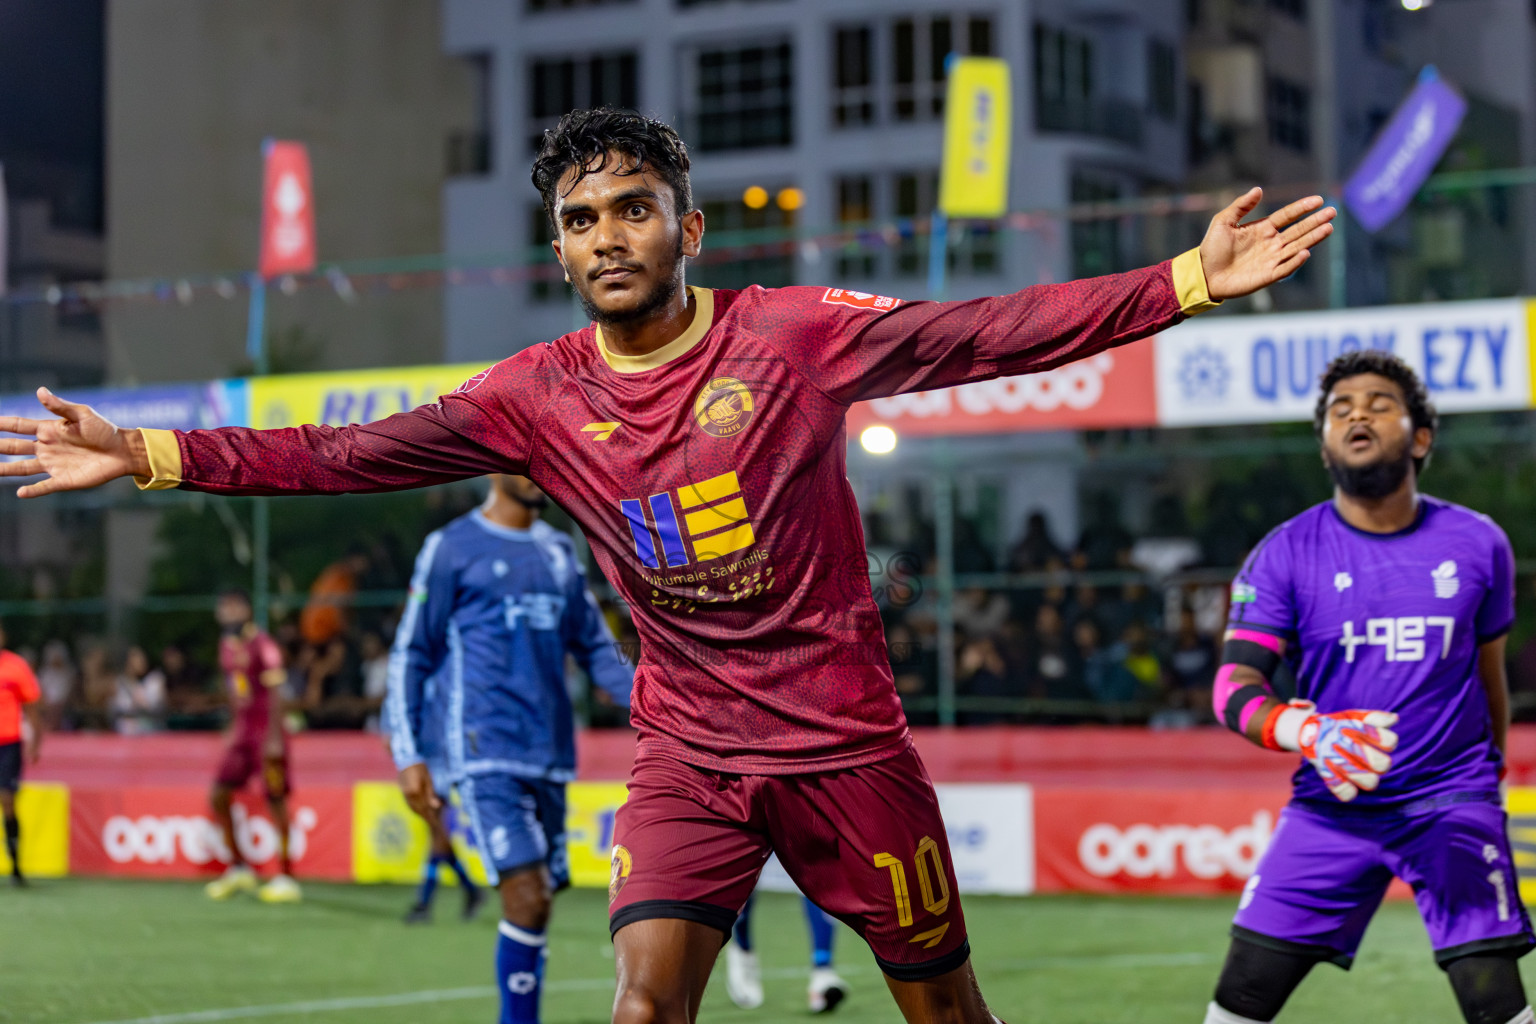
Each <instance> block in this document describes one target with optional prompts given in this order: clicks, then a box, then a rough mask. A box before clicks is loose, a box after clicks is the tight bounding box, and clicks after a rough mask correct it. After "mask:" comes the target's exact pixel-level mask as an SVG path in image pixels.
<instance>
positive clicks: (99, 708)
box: [64, 643, 117, 730]
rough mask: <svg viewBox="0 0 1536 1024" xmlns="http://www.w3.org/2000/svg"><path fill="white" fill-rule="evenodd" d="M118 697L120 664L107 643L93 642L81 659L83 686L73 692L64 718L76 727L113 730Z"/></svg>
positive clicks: (81, 680)
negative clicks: (112, 655)
mask: <svg viewBox="0 0 1536 1024" xmlns="http://www.w3.org/2000/svg"><path fill="white" fill-rule="evenodd" d="M116 696H117V667H116V666H115V665H114V664H113V661H112V657H111V654H110V653H109V652H108V651H107V649H106V647H105V646H103V645H102V644H100V643H96V644H92V645H91V646H90V647H89V648H87V650H86V652H85V655H84V657H82V658H81V659H80V685H79V686H77V687H75V690H74V692H73V694H72V695H71V701H70V704H69V706H68V707H67V708H66V709H65V712H64V716H65V719H66V721H68V722H70V723H72V725H73V727H74V728H76V729H90V730H106V729H110V728H111V727H112V702H113V700H114V699H115V698H116Z"/></svg>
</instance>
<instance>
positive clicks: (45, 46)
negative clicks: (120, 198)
mask: <svg viewBox="0 0 1536 1024" xmlns="http://www.w3.org/2000/svg"><path fill="white" fill-rule="evenodd" d="M103 8H104V0H0V163H4V164H5V171H6V184H7V191H8V192H9V193H10V195H11V197H12V198H13V199H30V198H46V199H50V200H51V201H52V202H53V204H54V220H55V221H56V222H58V223H60V224H65V225H69V226H72V227H89V228H96V229H98V230H99V229H100V227H101V215H102V209H101V207H102V147H103V141H102V140H103V113H104V110H103V107H104V98H103V60H104V52H105V33H104V28H105V19H104V11H103Z"/></svg>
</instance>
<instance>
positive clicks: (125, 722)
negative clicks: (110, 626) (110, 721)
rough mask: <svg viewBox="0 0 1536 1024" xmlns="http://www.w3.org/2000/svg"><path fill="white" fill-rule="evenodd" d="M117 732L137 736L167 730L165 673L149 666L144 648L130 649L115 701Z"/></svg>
mask: <svg viewBox="0 0 1536 1024" xmlns="http://www.w3.org/2000/svg"><path fill="white" fill-rule="evenodd" d="M112 712H113V714H114V715H115V716H116V722H115V723H114V724H115V725H116V727H117V731H118V732H119V733H121V734H123V735H125V736H137V735H141V734H143V733H147V732H155V731H158V730H160V729H163V728H165V673H164V672H162V671H160V670H159V669H157V668H154V667H152V666H151V665H150V663H149V655H147V654H145V653H144V648H142V647H138V646H134V647H130V648H128V656H127V657H126V658H124V659H123V671H122V672H121V673H120V674H119V675H118V677H117V692H116V693H115V694H114V695H113V698H112Z"/></svg>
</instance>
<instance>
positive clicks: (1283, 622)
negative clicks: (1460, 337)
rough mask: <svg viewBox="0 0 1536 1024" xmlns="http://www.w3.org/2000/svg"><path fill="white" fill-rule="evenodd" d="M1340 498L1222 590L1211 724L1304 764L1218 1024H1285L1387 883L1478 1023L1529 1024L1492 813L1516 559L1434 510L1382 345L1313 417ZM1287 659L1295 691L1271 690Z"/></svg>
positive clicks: (1221, 984) (1250, 895)
mask: <svg viewBox="0 0 1536 1024" xmlns="http://www.w3.org/2000/svg"><path fill="white" fill-rule="evenodd" d="M1315 423H1316V428H1317V435H1318V439H1319V441H1320V442H1321V444H1322V456H1323V464H1324V465H1325V466H1326V467H1327V469H1328V472H1329V474H1330V475H1331V476H1332V477H1333V482H1334V494H1333V499H1332V500H1331V501H1328V502H1325V503H1324V504H1321V505H1318V506H1315V507H1314V508H1311V509H1308V510H1307V511H1306V512H1303V513H1302V514H1301V515H1299V516H1297V517H1296V518H1294V519H1291V520H1289V521H1288V522H1285V523H1282V524H1281V525H1280V526H1279V527H1278V528H1277V529H1275V530H1274V532H1272V533H1271V534H1270V535H1269V536H1268V537H1266V538H1265V539H1264V541H1263V542H1262V543H1261V544H1260V545H1259V546H1258V547H1257V548H1255V549H1254V551H1253V553H1252V554H1251V555H1250V556H1249V558H1248V562H1247V564H1246V565H1244V566H1243V570H1242V572H1241V573H1240V574H1239V576H1238V578H1237V579H1236V581H1234V582H1233V584H1232V613H1231V618H1230V621H1229V622H1228V628H1227V635H1226V644H1225V647H1224V649H1223V653H1222V662H1223V664H1222V666H1221V669H1220V671H1219V672H1218V674H1217V677H1216V687H1215V694H1214V697H1215V704H1216V713H1217V716H1218V717H1219V718H1221V719H1222V720H1223V721H1225V722H1226V724H1227V725H1228V726H1229V727H1230V728H1232V729H1233V730H1234V731H1236V732H1239V733H1241V734H1242V735H1243V736H1245V737H1247V738H1248V739H1249V740H1250V741H1252V742H1254V743H1257V744H1259V745H1261V746H1264V747H1268V748H1269V749H1271V750H1283V751H1294V752H1297V753H1300V754H1301V755H1302V759H1303V760H1302V764H1301V765H1300V767H1298V768H1297V770H1296V774H1295V776H1294V778H1293V786H1294V793H1293V796H1292V799H1291V802H1290V804H1289V805H1288V806H1287V807H1286V809H1285V811H1284V812H1283V813H1282V814H1281V817H1280V824H1279V825H1278V827H1277V828H1276V830H1275V835H1274V839H1273V841H1272V843H1271V844H1270V847H1269V849H1268V850H1267V851H1265V854H1264V857H1263V859H1262V860H1261V861H1260V862H1259V866H1258V870H1257V871H1256V872H1255V873H1254V875H1253V877H1252V878H1250V879H1249V880H1248V885H1247V887H1246V888H1244V890H1243V895H1242V898H1241V900H1240V902H1239V903H1238V911H1237V917H1236V919H1235V920H1234V922H1233V925H1232V945H1231V949H1230V951H1229V952H1228V954H1227V961H1226V966H1225V967H1224V968H1223V970H1222V973H1221V979H1220V981H1218V983H1217V985H1216V995H1215V999H1214V1001H1213V1002H1212V1003H1211V1004H1210V1007H1209V1008H1208V1010H1207V1013H1206V1018H1205V1019H1206V1024H1248V1022H1253V1021H1268V1020H1273V1019H1274V1017H1275V1016H1276V1014H1278V1013H1279V1012H1280V1008H1281V1007H1282V1006H1283V1005H1284V1004H1285V1001H1286V999H1287V998H1288V997H1289V996H1290V994H1291V992H1292V991H1294V990H1295V988H1296V986H1297V985H1298V984H1300V982H1301V980H1302V978H1304V977H1305V976H1306V974H1307V972H1308V971H1309V970H1311V969H1312V966H1313V965H1314V964H1316V963H1319V962H1321V961H1328V962H1330V963H1334V964H1338V965H1339V966H1340V967H1343V968H1345V969H1348V968H1349V966H1350V964H1351V962H1352V961H1353V959H1354V955H1355V951H1356V949H1357V948H1358V947H1359V945H1360V938H1361V936H1362V935H1363V934H1364V932H1365V927H1366V925H1367V924H1368V923H1369V922H1370V920H1371V917H1372V915H1373V914H1375V912H1376V908H1377V907H1378V906H1379V905H1380V903H1381V899H1382V896H1383V895H1384V894H1385V893H1386V891H1387V886H1388V884H1389V883H1390V882H1391V881H1392V878H1393V876H1394V875H1395V876H1397V877H1399V878H1402V879H1403V880H1404V881H1406V882H1407V883H1408V884H1409V885H1410V886H1412V887H1413V891H1414V896H1415V898H1416V899H1417V901H1418V905H1419V911H1420V913H1421V914H1422V915H1423V917H1424V924H1425V926H1426V927H1427V928H1428V930H1429V936H1430V942H1431V945H1432V946H1433V947H1434V950H1435V960H1436V962H1437V963H1438V964H1439V965H1440V967H1441V969H1443V970H1444V971H1445V972H1446V974H1447V976H1448V977H1449V978H1450V982H1451V987H1452V989H1453V990H1454V991H1455V994H1456V999H1457V1002H1458V1003H1460V1005H1461V1011H1462V1014H1463V1015H1464V1016H1465V1017H1466V1019H1467V1020H1468V1021H1469V1022H1472V1024H1536V1015H1533V1014H1532V1011H1531V1008H1530V1005H1529V1004H1528V1003H1527V1002H1526V996H1525V989H1524V987H1523V986H1522V984H1521V981H1520V973H1519V970H1518V968H1517V966H1516V960H1517V959H1518V958H1519V957H1521V956H1523V955H1525V953H1527V952H1528V951H1529V950H1530V948H1531V946H1532V945H1533V943H1536V937H1533V935H1532V932H1531V923H1530V919H1529V918H1528V917H1527V916H1526V912H1525V907H1524V906H1523V905H1522V904H1521V902H1520V895H1519V892H1518V889H1517V880H1516V877H1515V868H1514V860H1513V857H1512V856H1511V854H1510V846H1509V839H1508V836H1507V827H1506V818H1505V815H1504V810H1503V808H1502V807H1501V805H1500V800H1499V777H1500V775H1501V773H1502V771H1503V750H1504V739H1505V735H1506V733H1507V731H1508V726H1509V686H1508V681H1507V680H1506V678H1505V674H1504V642H1505V636H1506V634H1507V633H1508V632H1509V627H1510V625H1511V623H1512V622H1513V621H1514V614H1515V612H1514V557H1513V555H1512V553H1511V551H1510V547H1509V540H1508V539H1507V538H1506V537H1505V536H1504V531H1502V530H1501V529H1499V527H1498V526H1497V525H1496V524H1495V523H1494V522H1493V520H1491V519H1489V518H1488V517H1487V516H1484V515H1481V514H1479V513H1477V512H1473V511H1471V510H1469V509H1465V508H1462V507H1460V506H1458V505H1452V504H1450V503H1449V502H1444V501H1440V500H1438V499H1435V498H1431V497H1428V496H1427V495H1422V494H1420V493H1419V491H1418V476H1419V473H1420V472H1422V471H1423V469H1424V465H1425V463H1426V462H1427V460H1428V458H1429V452H1430V448H1431V447H1432V446H1433V444H1434V439H1435V429H1436V426H1437V421H1436V415H1435V409H1434V406H1433V405H1431V404H1430V401H1429V397H1428V395H1427V393H1426V392H1425V390H1424V386H1423V385H1422V384H1421V383H1420V382H1419V379H1418V377H1417V376H1416V375H1415V374H1414V372H1413V371H1412V370H1411V369H1409V367H1408V366H1407V365H1406V364H1405V363H1403V362H1402V361H1401V360H1400V359H1398V358H1397V357H1395V356H1393V355H1389V354H1387V353H1384V352H1351V353H1348V354H1345V355H1342V356H1340V357H1339V358H1338V359H1336V360H1334V362H1333V363H1332V364H1331V365H1330V366H1329V368H1328V371H1327V373H1326V374H1325V375H1324V377H1323V381H1322V395H1321V397H1320V398H1319V399H1318V403H1317V413H1316V420H1315ZM1282 660H1285V661H1287V662H1288V663H1289V664H1290V667H1291V668H1292V670H1293V671H1294V673H1295V676H1296V688H1297V698H1296V699H1295V700H1292V701H1290V702H1289V703H1287V702H1285V701H1282V700H1281V699H1280V698H1279V697H1277V696H1276V695H1275V693H1274V691H1273V690H1272V689H1271V687H1270V682H1269V680H1270V677H1271V676H1272V675H1273V674H1274V672H1275V670H1276V669H1277V668H1278V667H1279V666H1280V662H1281V661H1282Z"/></svg>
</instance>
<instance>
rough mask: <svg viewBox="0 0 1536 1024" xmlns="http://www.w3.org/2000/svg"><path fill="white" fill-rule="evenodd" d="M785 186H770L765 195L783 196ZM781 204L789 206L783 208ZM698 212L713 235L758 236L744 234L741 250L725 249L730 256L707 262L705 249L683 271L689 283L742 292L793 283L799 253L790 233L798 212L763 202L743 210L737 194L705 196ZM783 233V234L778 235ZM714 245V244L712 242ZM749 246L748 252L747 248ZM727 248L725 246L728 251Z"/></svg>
mask: <svg viewBox="0 0 1536 1024" xmlns="http://www.w3.org/2000/svg"><path fill="white" fill-rule="evenodd" d="M786 191H788V189H787V188H775V187H769V188H767V189H766V192H767V194H768V195H769V196H780V195H783V194H784V193H785V192H786ZM786 206H790V208H789V209H786V208H785V207H786ZM699 209H700V210H702V211H703V212H704V223H706V224H708V225H709V230H710V232H711V233H713V234H715V235H719V234H720V233H722V232H724V233H728V234H736V233H738V232H760V234H757V235H756V237H753V236H750V235H749V236H747V237H746V238H743V239H741V240H740V241H738V242H737V243H736V245H738V246H741V247H742V249H741V251H740V252H738V253H731V252H729V251H727V252H726V253H725V255H726V256H727V257H729V258H727V259H721V260H719V261H718V262H712V261H711V260H710V259H709V257H708V250H707V249H706V250H705V258H704V259H702V260H700V261H698V262H697V263H694V264H693V265H692V266H690V268H689V270H688V279H689V280H690V281H695V280H696V281H697V282H698V283H699V284H702V285H705V286H707V287H710V288H746V287H747V286H748V285H754V284H758V285H762V286H763V287H764V288H783V287H785V286H786V285H792V284H794V283H795V259H796V254H797V253H798V251H799V247H798V246H797V245H796V243H795V240H794V237H793V235H792V234H791V232H792V230H793V228H794V227H795V224H796V223H797V220H798V211H797V209H795V208H794V207H793V206H791V204H786V203H780V202H767V203H764V204H763V205H761V206H757V207H752V206H748V205H747V204H746V202H745V201H744V198H743V195H742V193H740V192H738V193H735V194H732V195H723V196H706V197H705V198H704V199H703V200H702V201H701V202H700V203H699ZM781 233H782V234H781ZM716 244H717V245H718V244H719V243H716ZM747 245H750V246H751V248H750V249H747V248H746V246H747ZM727 248H729V247H727Z"/></svg>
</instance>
